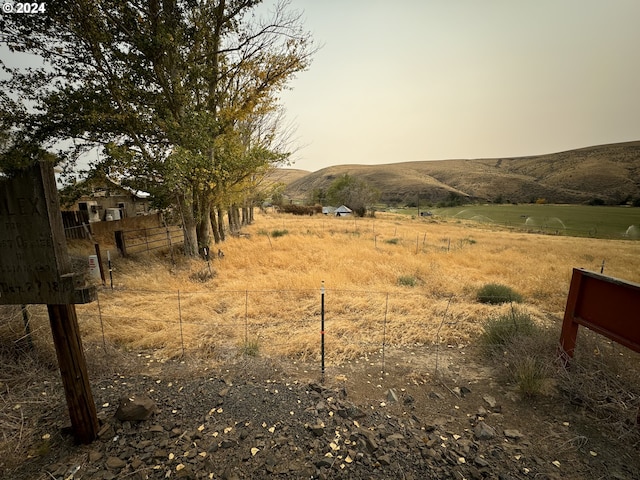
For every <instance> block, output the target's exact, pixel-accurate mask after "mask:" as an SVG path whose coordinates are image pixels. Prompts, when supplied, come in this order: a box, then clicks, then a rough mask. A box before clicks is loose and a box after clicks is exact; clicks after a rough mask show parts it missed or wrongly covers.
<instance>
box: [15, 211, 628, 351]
mask: <svg viewBox="0 0 640 480" xmlns="http://www.w3.org/2000/svg"><path fill="white" fill-rule="evenodd" d="M87 247H88V248H89V249H88V253H91V248H92V245H84V244H76V245H72V250H73V252H75V253H76V254H78V253H80V252H83V253H87V250H86V249H87ZM101 248H102V252H103V254H104V253H105V251H106V250H109V249H110V250H111V252H112V258H113V267H114V271H113V278H114V289H113V290H111V289H109V288H105V289H102V288H101V289H100V292H99V302H97V303H96V302H94V303H92V304H88V305H82V306H78V314H79V318H80V323H81V327H82V329H83V339H84V342H85V344H86V345H89V346H91V345H93V346H95V347H96V348H102V347H103V346H105V345H106V346H108V345H114V346H121V347H124V348H126V349H128V350H134V351H145V352H146V351H153V352H154V353H155V355H157V356H159V357H164V358H175V357H178V356H181V355H183V354H188V355H190V356H202V357H208V358H216V357H217V356H228V355H234V354H236V353H238V352H241V351H243V350H245V349H249V350H251V351H252V352H253V353H256V352H259V353H260V354H265V355H269V356H284V357H288V358H292V359H300V360H311V359H318V358H319V353H320V346H319V343H320V341H319V338H320V337H319V331H320V318H321V315H320V312H321V305H320V302H321V285H322V282H324V286H325V288H326V292H325V330H326V336H325V338H326V354H327V361H328V362H330V363H336V362H343V361H345V360H350V359H353V358H357V357H359V356H361V355H363V354H366V353H370V352H375V351H378V350H379V349H380V347H381V345H383V344H385V345H396V346H407V345H410V346H413V345H416V344H418V345H440V344H442V345H447V344H448V345H468V344H469V343H471V342H474V341H475V340H476V339H477V337H478V335H479V334H480V333H481V332H482V328H483V325H484V324H485V322H486V321H487V320H488V319H489V318H491V317H494V316H496V315H499V314H502V313H505V312H509V311H511V310H512V309H514V308H515V309H518V310H519V311H525V312H527V313H528V314H530V315H531V316H532V317H533V318H534V319H535V321H536V322H537V323H539V324H540V325H542V326H544V327H548V328H550V329H553V330H554V331H557V332H558V334H559V327H560V323H561V320H562V314H563V310H564V306H565V302H566V296H567V292H568V287H569V280H570V278H571V272H572V268H574V267H583V268H586V269H590V270H595V271H599V270H600V268H601V266H602V262H603V261H604V262H605V270H604V271H605V273H606V274H608V275H611V276H614V277H618V278H622V279H625V280H629V281H635V282H640V255H638V249H639V248H640V245H639V244H638V242H637V241H625V240H618V241H612V240H600V239H588V238H573V237H566V236H545V235H534V234H527V233H517V232H512V231H508V230H503V229H500V228H499V227H495V226H491V225H478V224H473V223H468V224H467V223H465V222H464V221H462V222H461V221H449V220H443V219H438V218H433V217H432V218H427V219H425V218H413V219H412V218H410V217H407V216H402V215H393V214H378V216H377V217H376V218H366V219H362V218H353V217H351V218H335V217H326V216H313V217H296V216H292V215H282V214H275V213H266V214H257V216H256V221H255V223H254V224H253V225H251V226H249V227H246V228H245V229H244V230H243V235H242V236H240V237H232V238H229V239H228V240H227V241H226V242H224V243H223V244H222V245H221V248H222V250H223V251H224V258H222V259H219V258H218V257H217V256H216V255H215V253H216V251H214V252H213V253H214V259H212V260H211V262H210V264H209V265H208V264H207V263H206V262H205V261H204V260H201V259H199V260H189V261H187V260H185V259H184V257H182V256H180V254H179V253H178V252H175V253H174V255H173V258H174V260H175V261H174V262H173V263H172V261H171V256H170V255H169V254H168V253H165V254H162V255H155V256H148V255H139V256H137V257H134V258H131V259H129V258H127V259H122V258H120V257H119V256H117V255H116V254H115V253H114V248H113V246H112V245H109V244H107V243H103V244H102V246H101ZM105 256H106V255H105ZM209 267H210V269H211V270H210V271H211V273H209ZM108 278H109V277H108V274H107V284H109V280H108ZM488 283H500V284H504V285H506V286H509V287H511V288H512V289H514V290H515V291H516V292H517V293H519V294H521V295H522V296H523V297H524V300H523V302H522V303H520V304H513V305H510V304H505V305H498V306H496V305H487V304H483V303H479V302H478V301H477V299H476V294H477V291H478V289H479V288H480V287H482V286H483V285H485V284H488ZM31 312H32V316H33V322H32V324H33V328H34V329H35V331H36V332H35V335H36V336H37V331H38V328H40V330H42V334H43V335H44V336H45V337H47V336H48V325H47V322H46V316H45V315H44V312H42V311H41V310H40V309H38V308H37V307H32V308H31ZM15 317H16V318H18V321H17V323H16V322H13V323H12V325H14V326H13V327H11V328H13V329H14V330H16V329H17V330H19V329H20V325H21V324H20V321H19V316H17V313H16V314H15ZM38 325H40V327H38ZM5 328H6V327H5ZM18 333H19V332H18ZM15 334H16V333H15V332H14V335H15Z"/></svg>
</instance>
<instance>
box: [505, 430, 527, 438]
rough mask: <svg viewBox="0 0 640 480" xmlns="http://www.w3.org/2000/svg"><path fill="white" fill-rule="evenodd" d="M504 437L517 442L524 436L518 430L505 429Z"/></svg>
mask: <svg viewBox="0 0 640 480" xmlns="http://www.w3.org/2000/svg"><path fill="white" fill-rule="evenodd" d="M504 436H505V437H507V438H513V439H514V440H519V439H521V438H522V437H524V435H523V434H522V433H520V431H519V430H513V429H505V431H504Z"/></svg>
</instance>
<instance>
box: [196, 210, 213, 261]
mask: <svg viewBox="0 0 640 480" xmlns="http://www.w3.org/2000/svg"><path fill="white" fill-rule="evenodd" d="M199 210H200V211H199V212H198V228H197V233H198V248H199V249H202V248H204V247H207V248H208V247H209V244H210V243H211V220H210V219H209V217H210V214H211V204H210V203H209V202H208V201H206V200H205V201H203V202H202V203H201V205H200V209H199Z"/></svg>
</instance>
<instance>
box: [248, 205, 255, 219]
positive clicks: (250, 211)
mask: <svg viewBox="0 0 640 480" xmlns="http://www.w3.org/2000/svg"><path fill="white" fill-rule="evenodd" d="M253 208H254V207H253V205H251V206H250V207H249V223H250V224H251V223H253Z"/></svg>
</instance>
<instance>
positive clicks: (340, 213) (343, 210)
mask: <svg viewBox="0 0 640 480" xmlns="http://www.w3.org/2000/svg"><path fill="white" fill-rule="evenodd" d="M334 213H335V215H336V217H348V216H349V215H351V214H352V213H353V210H351V209H350V208H349V207H347V206H345V205H341V206H339V207H338V208H336V210H335V212H334Z"/></svg>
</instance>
